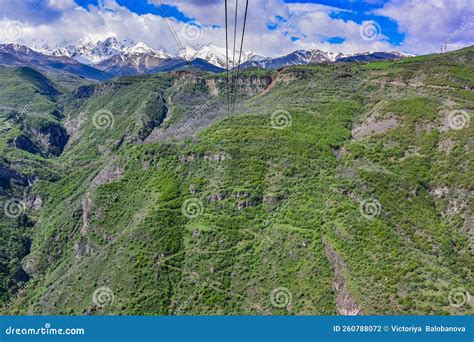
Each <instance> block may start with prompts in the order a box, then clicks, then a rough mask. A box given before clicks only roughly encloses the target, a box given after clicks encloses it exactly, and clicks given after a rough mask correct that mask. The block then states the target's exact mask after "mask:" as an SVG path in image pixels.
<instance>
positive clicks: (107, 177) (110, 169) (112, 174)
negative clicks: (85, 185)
mask: <svg viewBox="0 0 474 342" xmlns="http://www.w3.org/2000/svg"><path fill="white" fill-rule="evenodd" d="M123 171H124V170H123V168H122V167H120V166H119V165H108V166H106V167H104V168H103V169H102V170H100V172H99V173H98V174H97V176H95V177H94V179H93V180H92V182H91V187H93V188H95V187H99V186H101V185H104V184H107V183H112V182H115V181H116V180H118V179H119V178H120V177H121V176H122V174H123Z"/></svg>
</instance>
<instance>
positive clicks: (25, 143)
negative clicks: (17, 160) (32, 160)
mask: <svg viewBox="0 0 474 342" xmlns="http://www.w3.org/2000/svg"><path fill="white" fill-rule="evenodd" d="M11 145H12V146H14V147H16V148H19V149H20V150H23V151H26V152H29V153H33V154H41V150H40V149H39V148H38V147H37V146H36V145H35V143H34V142H33V141H31V139H30V138H28V137H27V136H26V135H20V136H18V137H16V138H15V139H13V141H12V142H11Z"/></svg>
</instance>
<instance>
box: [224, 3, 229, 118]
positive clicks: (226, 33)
mask: <svg viewBox="0 0 474 342" xmlns="http://www.w3.org/2000/svg"><path fill="white" fill-rule="evenodd" d="M224 8H225V60H226V69H227V81H226V82H227V112H228V113H230V92H229V40H228V22H227V0H225V7H224Z"/></svg>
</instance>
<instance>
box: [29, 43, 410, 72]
mask: <svg viewBox="0 0 474 342" xmlns="http://www.w3.org/2000/svg"><path fill="white" fill-rule="evenodd" d="M33 49H34V50H35V51H37V52H40V53H42V54H46V55H49V56H53V57H68V58H72V59H74V60H76V61H77V62H79V63H82V64H86V65H89V66H93V67H95V68H97V69H100V70H102V71H105V72H108V73H111V74H112V75H134V74H142V73H152V72H157V71H167V70H172V69H173V68H175V67H177V66H179V67H186V66H187V67H190V65H191V64H194V65H195V66H198V68H199V69H204V70H206V71H215V72H219V71H222V69H225V68H226V67H227V62H226V50H225V48H221V47H218V46H215V45H213V44H207V45H204V46H200V47H190V46H186V47H184V48H183V49H182V50H181V51H179V52H178V53H177V54H176V55H175V54H171V53H169V52H168V51H166V50H165V49H164V48H162V47H160V46H158V47H154V48H153V47H150V46H148V45H146V44H145V43H143V42H135V41H133V40H131V39H119V38H116V37H109V38H107V39H105V40H103V41H97V42H94V41H91V40H90V39H81V40H79V41H77V42H64V43H62V44H59V45H58V46H55V47H49V46H48V45H44V44H43V45H39V46H34V47H33ZM410 56H411V55H407V54H404V53H401V52H399V51H389V52H364V53H358V54H351V55H346V54H342V53H334V52H326V51H321V50H317V49H314V50H297V51H294V52H292V53H290V54H288V55H285V56H279V57H273V58H270V57H264V56H261V55H258V54H256V53H253V52H249V51H243V52H242V56H241V59H240V64H241V69H251V68H260V69H278V68H281V67H286V66H292V65H308V64H320V63H334V62H358V61H373V60H385V59H400V58H405V57H410ZM228 57H229V68H235V67H236V66H237V64H238V63H239V54H238V52H236V53H235V56H234V53H233V51H232V50H229V52H228ZM234 59H235V60H234Z"/></svg>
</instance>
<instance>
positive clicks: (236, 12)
mask: <svg viewBox="0 0 474 342" xmlns="http://www.w3.org/2000/svg"><path fill="white" fill-rule="evenodd" d="M238 13H239V0H235V17H234V49H233V52H232V82H231V92H233V93H235V76H236V68H235V67H236V65H235V62H236V61H235V45H236V43H237V16H238ZM231 98H233V95H231ZM231 102H232V101H231Z"/></svg>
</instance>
